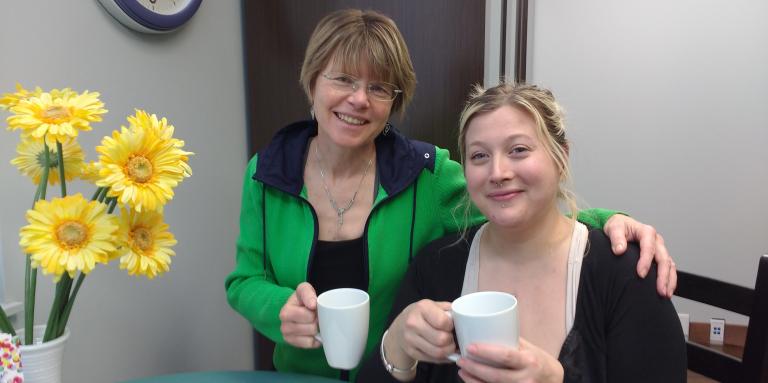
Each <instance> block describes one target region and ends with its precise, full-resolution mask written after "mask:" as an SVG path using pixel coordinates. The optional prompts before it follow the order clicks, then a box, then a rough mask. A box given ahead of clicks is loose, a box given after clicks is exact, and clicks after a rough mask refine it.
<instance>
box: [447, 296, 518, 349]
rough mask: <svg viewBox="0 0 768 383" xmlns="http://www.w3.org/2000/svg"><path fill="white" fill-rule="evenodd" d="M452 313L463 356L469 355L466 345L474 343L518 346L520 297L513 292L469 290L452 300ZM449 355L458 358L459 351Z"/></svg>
mask: <svg viewBox="0 0 768 383" xmlns="http://www.w3.org/2000/svg"><path fill="white" fill-rule="evenodd" d="M450 316H451V317H452V318H453V327H454V328H455V330H456V337H457V338H458V339H457V340H458V342H459V350H460V352H461V356H464V357H468V354H467V346H469V345H470V344H473V343H488V344H497V345H501V346H507V347H512V348H517V347H518V342H519V324H518V321H517V298H515V296H514V295H512V294H508V293H504V292H499V291H481V292H476V293H472V294H467V295H465V296H463V297H460V298H458V299H456V300H455V301H453V303H452V304H451V312H450ZM448 359H450V360H452V361H454V362H455V361H457V360H459V354H452V355H450V356H449V357H448ZM473 359H476V358H473ZM482 362H484V363H486V364H493V363H489V362H487V361H482Z"/></svg>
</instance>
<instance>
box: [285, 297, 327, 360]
mask: <svg viewBox="0 0 768 383" xmlns="http://www.w3.org/2000/svg"><path fill="white" fill-rule="evenodd" d="M280 322H281V323H280V332H281V333H282V334H283V339H284V340H285V341H286V343H288V344H290V345H291V346H294V347H298V348H318V347H320V342H318V341H317V339H315V335H317V332H318V330H317V328H318V327H317V326H318V324H317V294H316V293H315V289H314V287H312V285H310V284H309V283H307V282H303V283H301V284H300V285H299V286H297V287H296V291H294V292H293V294H291V296H290V297H288V301H287V302H285V304H284V305H283V308H282V309H280Z"/></svg>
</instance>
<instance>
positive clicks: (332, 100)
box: [312, 60, 392, 148]
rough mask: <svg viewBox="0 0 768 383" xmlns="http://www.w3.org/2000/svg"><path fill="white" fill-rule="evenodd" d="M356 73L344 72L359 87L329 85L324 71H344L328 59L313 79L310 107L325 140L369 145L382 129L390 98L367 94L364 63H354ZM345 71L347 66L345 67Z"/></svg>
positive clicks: (368, 76)
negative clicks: (346, 88) (378, 97)
mask: <svg viewBox="0 0 768 383" xmlns="http://www.w3.org/2000/svg"><path fill="white" fill-rule="evenodd" d="M357 67H358V68H357V70H355V71H354V72H357V73H347V74H349V75H352V76H354V77H356V78H357V79H358V81H359V82H360V83H359V85H360V86H359V87H358V88H357V89H356V90H354V91H351V92H350V91H344V90H339V89H338V88H336V87H334V86H333V85H332V80H331V79H328V78H326V77H324V76H323V74H325V73H338V72H342V73H344V70H342V68H341V65H340V64H338V63H337V62H336V61H335V60H330V62H329V63H328V65H326V66H325V68H324V70H323V71H322V72H321V73H320V75H318V76H317V78H316V79H315V85H314V87H313V92H312V103H313V106H312V109H313V110H314V112H315V119H317V126H318V137H322V138H323V139H329V140H330V141H331V142H333V143H334V144H335V145H338V146H340V147H345V148H361V147H364V146H366V145H369V144H372V143H373V140H374V139H375V138H376V136H378V135H379V133H381V131H382V130H384V125H385V124H386V123H387V121H388V120H389V115H390V112H391V110H392V101H380V100H376V99H374V98H373V97H371V96H369V95H368V93H367V92H366V88H367V87H366V85H367V84H368V83H369V82H372V81H381V80H379V79H375V78H372V74H371V73H370V71H369V69H368V65H364V64H361V65H358V66H357ZM347 71H349V68H347Z"/></svg>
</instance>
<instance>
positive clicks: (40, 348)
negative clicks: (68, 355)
mask: <svg viewBox="0 0 768 383" xmlns="http://www.w3.org/2000/svg"><path fill="white" fill-rule="evenodd" d="M16 334H17V335H19V338H20V339H22V341H23V339H24V330H19V331H17V332H16ZM43 334H45V325H37V326H35V328H34V334H33V336H32V344H31V345H22V346H21V347H20V349H19V351H20V352H21V368H22V372H23V373H24V382H25V383H61V366H62V359H63V358H64V343H65V342H66V341H67V339H68V338H69V329H65V330H64V334H63V335H61V336H60V337H58V338H56V339H54V340H52V341H49V342H45V343H43Z"/></svg>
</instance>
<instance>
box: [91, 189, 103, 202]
mask: <svg viewBox="0 0 768 383" xmlns="http://www.w3.org/2000/svg"><path fill="white" fill-rule="evenodd" d="M103 190H104V188H103V187H101V186H100V187H97V188H96V191H95V192H94V193H93V196H91V201H96V200H97V199H99V195H100V194H101V192H102V191H103Z"/></svg>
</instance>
